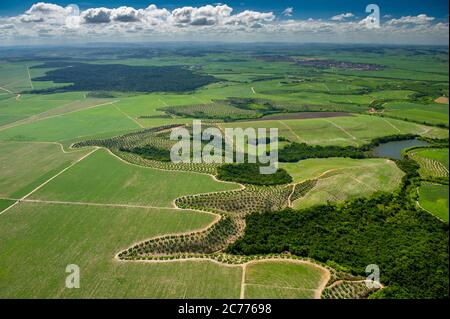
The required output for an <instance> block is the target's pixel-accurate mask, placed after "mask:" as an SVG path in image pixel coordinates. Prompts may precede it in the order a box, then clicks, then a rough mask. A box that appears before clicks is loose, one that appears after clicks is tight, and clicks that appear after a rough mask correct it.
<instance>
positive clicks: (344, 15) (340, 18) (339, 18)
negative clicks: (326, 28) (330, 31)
mask: <svg viewBox="0 0 450 319" xmlns="http://www.w3.org/2000/svg"><path fill="white" fill-rule="evenodd" d="M354 16H355V15H354V14H353V13H351V12H348V13H342V14H338V15H335V16H334V17H331V20H333V21H343V20H346V19H349V18H353V17H354Z"/></svg>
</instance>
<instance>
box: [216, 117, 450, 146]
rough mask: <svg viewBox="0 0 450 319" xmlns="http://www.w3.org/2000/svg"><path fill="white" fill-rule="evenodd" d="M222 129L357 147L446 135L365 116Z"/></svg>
mask: <svg viewBox="0 0 450 319" xmlns="http://www.w3.org/2000/svg"><path fill="white" fill-rule="evenodd" d="M222 126H223V127H242V128H244V129H245V128H247V127H253V128H278V132H279V135H280V136H284V137H286V138H288V139H289V140H291V141H293V142H298V143H308V144H315V145H338V146H347V145H353V146H360V145H363V144H367V143H369V142H370V141H371V140H372V139H374V138H377V137H382V136H389V135H395V134H419V135H423V136H428V137H435V138H445V137H448V131H447V130H444V129H439V128H434V127H426V126H423V125H419V124H415V123H408V122H403V121H399V120H395V119H388V118H381V117H375V116H368V115H355V116H350V117H334V118H327V119H304V120H282V121H255V122H237V123H226V124H223V125H222Z"/></svg>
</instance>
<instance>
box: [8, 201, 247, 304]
mask: <svg viewBox="0 0 450 319" xmlns="http://www.w3.org/2000/svg"><path fill="white" fill-rule="evenodd" d="M1 217H2V223H1V226H0V231H1V234H2V241H1V244H0V245H1V247H2V249H1V250H0V256H1V258H0V264H1V269H2V272H1V275H0V276H1V277H0V278H1V280H0V291H1V296H2V297H3V298H5V297H10V298H12V297H15V298H17V297H22V298H44V297H45V298H214V297H216V298H238V297H239V293H240V280H241V269H240V268H239V267H237V268H236V267H226V266H220V265H217V264H214V263H210V262H184V263H170V264H144V263H122V262H119V261H116V260H114V255H115V254H116V253H117V252H118V251H119V250H120V249H122V248H124V247H127V246H128V245H130V244H131V243H133V242H135V241H138V240H142V239H145V238H147V237H152V236H156V235H161V234H167V233H176V232H184V231H188V230H195V229H198V228H201V227H205V226H206V225H207V224H209V223H210V222H212V220H213V217H212V216H210V215H208V214H203V213H195V212H189V213H187V212H179V211H176V210H173V209H172V210H171V209H164V210H162V209H142V208H117V207H116V208H111V207H87V206H73V205H55V204H42V203H40V204H39V203H22V204H20V205H17V206H16V207H14V208H13V209H11V210H9V211H8V212H7V213H5V214H3V215H2V216H1ZM49 225H52V227H49ZM69 264H77V265H78V266H79V267H80V270H81V273H80V274H81V276H80V289H64V287H65V286H64V285H65V283H64V281H65V278H66V276H67V274H66V266H67V265H69Z"/></svg>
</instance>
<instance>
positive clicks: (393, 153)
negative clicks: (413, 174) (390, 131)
mask: <svg viewBox="0 0 450 319" xmlns="http://www.w3.org/2000/svg"><path fill="white" fill-rule="evenodd" d="M427 145H430V144H429V143H427V142H425V141H421V140H418V139H410V140H404V141H395V142H388V143H383V144H380V145H379V146H377V147H375V148H374V149H373V151H372V152H373V154H374V155H375V156H378V157H389V158H392V159H397V160H398V159H401V158H402V155H401V153H402V150H404V149H405V148H409V147H413V146H427Z"/></svg>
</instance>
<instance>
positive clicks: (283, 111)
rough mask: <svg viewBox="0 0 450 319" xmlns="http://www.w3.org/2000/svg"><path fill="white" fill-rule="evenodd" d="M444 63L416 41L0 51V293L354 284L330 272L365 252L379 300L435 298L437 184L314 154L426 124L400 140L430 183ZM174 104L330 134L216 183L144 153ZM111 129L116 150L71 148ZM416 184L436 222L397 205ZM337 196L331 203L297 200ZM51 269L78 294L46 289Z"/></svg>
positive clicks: (292, 135) (438, 289)
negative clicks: (263, 168)
mask: <svg viewBox="0 0 450 319" xmlns="http://www.w3.org/2000/svg"><path fill="white" fill-rule="evenodd" d="M308 58H313V59H312V60H309V59H308ZM317 59H319V60H317ZM308 61H309V62H308ZM311 61H313V62H311ZM308 63H309V64H308ZM358 65H359V67H358ZM358 68H359V69H358ZM93 70H97V71H98V72H101V73H102V74H101V78H102V81H101V83H98V77H93V76H92V74H94V73H95V72H93ZM447 70H448V48H435V47H429V48H428V47H426V48H425V47H424V48H422V47H421V48H415V47H399V48H381V47H380V48H378V49H375V48H373V47H369V48H364V47H352V46H351V47H349V48H346V47H334V48H328V47H321V46H317V47H316V46H311V47H309V46H299V47H297V46H294V45H286V46H285V45H277V46H270V45H268V46H267V47H266V46H264V47H259V46H256V47H253V46H248V47H247V46H243V47H242V48H240V47H239V48H237V47H236V48H235V47H226V46H223V47H221V46H218V47H217V48H214V49H210V48H209V49H205V48H191V47H189V48H187V47H186V48H180V49H174V48H171V47H167V48H153V47H152V48H150V47H149V48H144V47H142V48H140V47H130V48H127V47H121V48H103V47H102V48H94V47H91V48H83V49H80V48H76V47H73V48H64V49H58V48H53V49H50V48H49V49H44V48H34V49H17V50H13V51H8V50H2V49H0V298H236V299H237V298H247V299H260V298H287V299H291V298H292V299H298V298H301V299H303V298H305V299H310V298H319V297H323V298H348V297H352V298H359V297H361V298H366V297H367V296H368V294H369V293H371V292H372V291H369V289H367V287H365V286H364V283H362V282H361V281H359V279H358V281H355V282H352V283H351V282H350V281H347V280H346V278H349V277H351V278H356V277H353V276H351V275H350V273H352V274H358V275H365V272H364V269H365V266H366V265H367V264H369V263H377V264H378V263H379V264H381V265H386V267H387V268H386V269H383V270H382V280H386V282H388V283H389V285H388V286H387V287H386V288H384V289H386V290H387V291H388V292H387V293H386V295H383V291H384V290H382V291H381V296H388V297H391V298H392V297H397V294H398V296H400V297H402V298H403V297H405V296H407V297H409V298H421V297H423V296H426V297H427V298H428V297H431V298H436V297H438V298H440V297H445V293H442V291H444V290H447V291H448V265H447V264H448V249H443V248H442V247H444V248H448V234H445V230H444V228H443V227H442V224H443V223H442V221H446V222H447V223H448V214H449V213H448V192H449V190H448V186H445V185H437V184H432V183H425V182H424V181H423V180H422V181H419V180H420V179H419V178H416V179H414V180H412V179H411V180H408V181H410V182H411V183H412V184H411V185H413V186H410V188H411V189H409V188H408V189H407V190H405V193H401V192H397V190H399V187H400V185H401V182H402V178H409V175H408V174H409V173H411V172H410V171H408V169H409V167H406V168H405V167H404V166H402V165H403V164H404V163H401V161H398V162H394V161H391V160H387V159H384V158H365V159H352V158H344V157H328V158H314V157H323V156H321V155H323V152H325V151H329V152H335V153H332V154H333V155H327V156H350V157H355V158H359V157H358V156H355V155H354V154H355V153H353V154H352V153H351V151H348V149H352V148H347V149H344V148H343V147H345V146H354V147H359V146H362V145H364V144H367V143H370V142H371V141H372V140H373V139H375V138H379V137H385V136H392V135H403V134H417V135H420V136H423V137H427V138H431V139H440V140H439V141H437V140H435V141H433V140H428V141H429V143H430V144H432V145H438V146H436V148H423V149H414V150H413V151H411V153H409V154H408V155H410V156H411V158H413V159H414V160H415V161H417V162H418V163H419V164H420V166H421V168H420V173H421V177H422V179H427V180H433V181H434V180H436V179H439V178H441V180H440V181H438V182H442V179H443V178H448V169H449V164H448V163H449V161H448V148H445V149H444V148H438V147H443V146H442V145H445V143H447V142H446V141H445V140H446V139H448V136H449V131H448V114H449V113H448V111H449V109H448V99H447V104H445V103H443V102H446V101H445V97H447V96H448V71H447ZM74 71H77V72H74ZM98 72H97V73H98ZM75 73H76V74H75ZM119 75H120V76H119ZM122 75H123V77H122ZM158 76H159V77H158ZM121 78H122V80H121ZM56 82H58V83H56ZM193 119H201V120H203V121H204V122H209V123H210V125H211V126H214V125H217V126H218V127H219V128H220V129H222V130H223V129H225V128H228V127H240V128H243V129H245V128H278V130H279V135H280V136H281V137H283V138H284V139H282V140H280V143H279V148H283V147H285V146H289V144H291V143H292V142H297V143H307V144H311V145H315V146H336V148H335V149H333V148H328V149H327V150H319V151H317V152H315V153H314V154H313V152H312V151H311V154H309V155H310V156H305V157H302V158H308V159H306V160H301V161H299V162H296V163H280V168H281V169H284V170H285V171H286V172H283V171H281V172H280V174H284V175H283V176H285V177H286V179H282V180H281V181H280V182H279V184H280V185H272V186H268V185H259V184H258V185H250V184H247V183H246V182H248V181H249V180H250V179H249V176H246V178H247V179H246V180H244V181H243V183H244V184H243V185H239V184H237V183H225V182H220V181H218V180H217V179H216V178H214V177H213V176H211V175H207V174H201V173H199V172H203V173H205V172H207V173H210V174H215V173H216V166H214V165H209V166H208V165H206V164H199V165H198V166H197V167H193V166H189V165H191V164H186V165H184V164H173V163H170V162H164V161H163V160H165V157H164V156H167V152H168V148H169V147H170V146H171V145H172V142H173V141H170V142H168V141H167V140H164V138H166V139H167V137H168V131H167V127H165V128H164V127H163V126H166V125H173V124H177V125H182V124H188V125H189V124H191V123H192V120H193ZM160 127H163V128H160ZM149 128H160V129H161V130H162V135H161V136H157V134H152V133H154V132H155V131H152V130H147V129H149ZM136 132H138V134H132V135H131V137H130V135H127V134H129V133H136ZM141 133H142V134H141ZM139 134H141V135H139ZM122 135H125V137H124V141H125V143H124V144H120V145H119V144H116V149H114V151H115V153H116V154H121V155H123V158H126V159H127V160H129V161H130V162H132V163H134V164H130V163H129V162H125V160H123V159H121V158H119V157H117V156H115V155H113V154H112V153H111V152H109V151H108V150H107V149H106V148H97V147H94V146H88V147H85V148H83V147H81V146H82V145H83V144H81V145H76V146H80V148H72V147H71V145H73V143H77V142H86V141H89V140H97V139H109V138H112V137H117V136H122ZM137 135H139V138H140V139H139V140H138V141H137V142H136V141H135V142H136V143H137V144H136V145H135V144H133V143H131V142H130V143H128V142H129V140H132V139H133V138H135V137H136V136H137ZM128 139H129V140H128ZM103 142H105V143H104V144H102V143H100V144H95V145H96V146H106V147H110V146H111V145H110V144H108V143H109V142H111V140H107V141H103ZM116 142H117V140H113V142H111V143H116ZM127 143H128V144H127ZM258 143H260V142H259V141H258ZM87 144H89V143H87ZM84 145H86V144H84ZM89 145H92V144H89ZM123 145H126V146H127V147H128V146H129V147H128V148H125V149H123V148H122V146H123ZM136 146H139V147H141V151H142V152H141V153H137V151H136V150H133V149H134V148H135V147H136ZM306 147H308V150H310V149H312V148H313V147H311V146H310V145H308V146H306ZM255 148H256V146H255V145H253V146H250V147H249V149H248V151H249V152H250V151H253V150H254V149H255ZM162 149H163V150H162ZM305 149H306V148H305ZM330 149H332V150H331V151H330ZM161 150H162V151H161ZM353 150H354V149H353ZM164 151H165V152H164ZM297 151H298V152H301V150H300V151H299V150H297ZM321 152H322V154H321ZM355 152H356V151H355ZM358 152H359V153H358V154H357V155H364V157H365V156H367V157H371V156H375V155H374V154H371V155H369V152H365V153H362V151H358ZM356 153H357V152H356ZM366 153H367V154H366ZM124 154H125V155H124ZM328 154H331V153H328ZM336 154H337V155H336ZM348 154H350V155H348ZM157 155H159V156H160V157H159V159H156V160H155V159H153V158H152V157H151V156H154V157H156V156H157ZM300 155H304V154H300ZM146 156H147V157H146ZM361 157H362V156H361ZM161 158H162V159H161ZM172 164H173V165H172ZM194 166H195V165H194ZM400 167H402V169H403V170H402V169H400ZM164 169H170V170H164ZM182 169H183V170H184V171H181V170H182ZM186 171H189V172H186ZM196 172H197V173H196ZM241 175H246V174H241ZM248 175H251V174H248ZM289 175H290V176H289ZM414 176H415V175H414ZM239 177H242V176H239ZM290 177H292V182H291V179H290ZM250 178H251V176H250ZM255 179H256V178H255ZM234 180H236V179H234ZM415 183H417V184H415ZM419 183H421V184H419ZM419 186H420V187H419ZM416 191H417V193H418V195H419V199H418V204H419V205H420V207H422V208H423V209H424V210H426V211H428V212H429V213H431V214H433V215H435V216H436V217H438V218H439V219H440V220H438V219H436V218H433V217H432V216H431V215H430V214H428V213H426V212H424V211H423V210H420V209H417V210H413V207H418V206H417V203H415V200H416V197H415V195H416V194H415V192H416ZM376 192H380V193H381V192H383V193H384V194H383V195H380V194H378V195H377V196H376V197H370V196H371V195H373V194H374V193H376ZM394 192H395V194H396V195H395V196H393V195H392V193H394ZM373 198H376V199H375V200H374V201H373V200H372V199H373ZM354 199H357V200H354ZM346 200H348V201H347V202H346V203H345V205H342V207H345V208H342V209H343V211H344V213H345V214H340V213H341V212H340V211H338V209H341V208H339V207H341V206H333V205H328V206H322V207H318V206H315V205H319V204H327V203H330V204H332V203H342V202H343V201H346ZM378 201H379V202H378ZM383 201H384V202H383ZM361 203H365V204H367V205H366V206H365V204H361ZM402 205H404V206H402ZM362 206H363V207H362ZM303 208H310V209H309V210H303V211H299V209H303ZM352 209H353V211H351V210H352ZM281 210H283V211H282V212H281V213H279V212H280V211H281ZM372 214H375V215H372ZM305 216H307V218H306V217H305ZM322 216H327V217H326V218H325V217H322ZM374 216H376V218H374ZM328 217H329V218H331V219H330V220H332V224H330V220H329V219H328ZM266 218H267V220H266ZM258 219H261V220H263V222H261V224H260V225H259V224H257V225H256V226H258V227H256V226H255V224H254V223H255V221H256V222H257V221H258ZM252 223H253V224H252ZM252 225H253V226H252ZM335 225H338V226H335ZM411 225H412V227H411V228H412V229H411V232H409V231H407V230H409V229H410V226H411ZM336 227H337V228H336ZM249 229H250V231H249ZM267 229H270V231H269V232H268V233H267V234H265V233H264V232H265V231H267ZM337 232H338V235H339V236H337V235H336V234H337ZM305 234H306V235H305ZM284 236H286V237H284ZM302 236H304V237H305V238H302ZM336 236H337V237H336ZM280 238H286V240H285V241H284V242H280ZM367 238H370V239H371V240H370V242H371V243H372V245H371V246H370V247H367V246H366V241H367ZM241 239H242V242H241V243H240V245H238V246H236V247H233V245H234V244H235V243H238V244H239V242H240V241H241ZM287 239H289V240H287ZM302 240H304V241H302ZM445 240H447V242H445ZM349 242H351V243H352V245H348V243H349ZM242 243H243V244H242ZM445 243H447V244H445ZM318 247H320V249H318ZM252 249H254V250H252ZM286 252H288V253H289V254H286ZM424 252H426V254H427V256H426V257H427V258H424V257H423V255H424V254H425V253H424ZM266 253H267V254H269V253H270V255H268V256H265V257H266V260H263V259H261V260H259V258H263V257H261V256H263V255H264V254H266ZM272 253H273V254H272ZM233 254H235V255H233ZM236 254H237V255H236ZM274 256H276V257H274ZM392 256H394V257H392ZM269 257H273V258H274V259H273V260H270V261H269V260H267V258H269ZM282 257H283V258H291V257H292V259H291V260H289V261H288V260H281V258H282ZM300 257H301V258H303V257H308V258H314V260H311V262H306V261H304V260H303V261H300V259H298V258H300ZM391 257H392V258H391ZM175 259H180V260H175ZM374 259H375V260H374ZM444 259H445V260H446V261H447V263H444V262H443V260H444ZM212 260H214V261H212ZM308 260H309V259H308ZM398 260H401V261H402V262H401V265H400V264H399V263H398ZM315 261H321V262H323V263H329V264H330V265H333V266H332V267H331V268H329V270H330V271H328V270H326V269H325V268H322V267H320V266H318V265H317V264H315V263H314V262H315ZM69 264H76V265H78V266H79V267H80V271H81V288H80V289H66V288H65V279H66V276H67V275H68V274H67V273H66V267H67V265H69ZM322 265H323V264H322ZM343 265H344V266H345V267H347V268H345V272H339V274H337V272H335V270H336V269H342V268H340V267H341V266H343ZM334 267H335V268H334ZM332 268H334V270H333V269H332ZM327 269H328V268H327ZM405 269H407V270H408V273H409V274H410V276H409V277H408V278H405V276H401V275H399V273H400V272H401V273H403V272H404V271H405ZM417 269H419V270H417ZM347 270H348V271H347ZM330 276H331V277H333V279H332V280H335V279H336V280H337V281H336V282H334V283H331V284H330V282H329V281H328V279H330ZM338 276H342V277H339V279H338V278H337V277H338ZM358 278H359V277H358ZM409 278H412V279H409ZM389 286H392V287H393V289H392V290H389V289H390V287H389ZM325 287H326V288H325ZM446 288H447V289H446ZM324 289H325V290H324ZM322 293H323V294H322ZM446 296H447V297H448V292H447V295H446Z"/></svg>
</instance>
